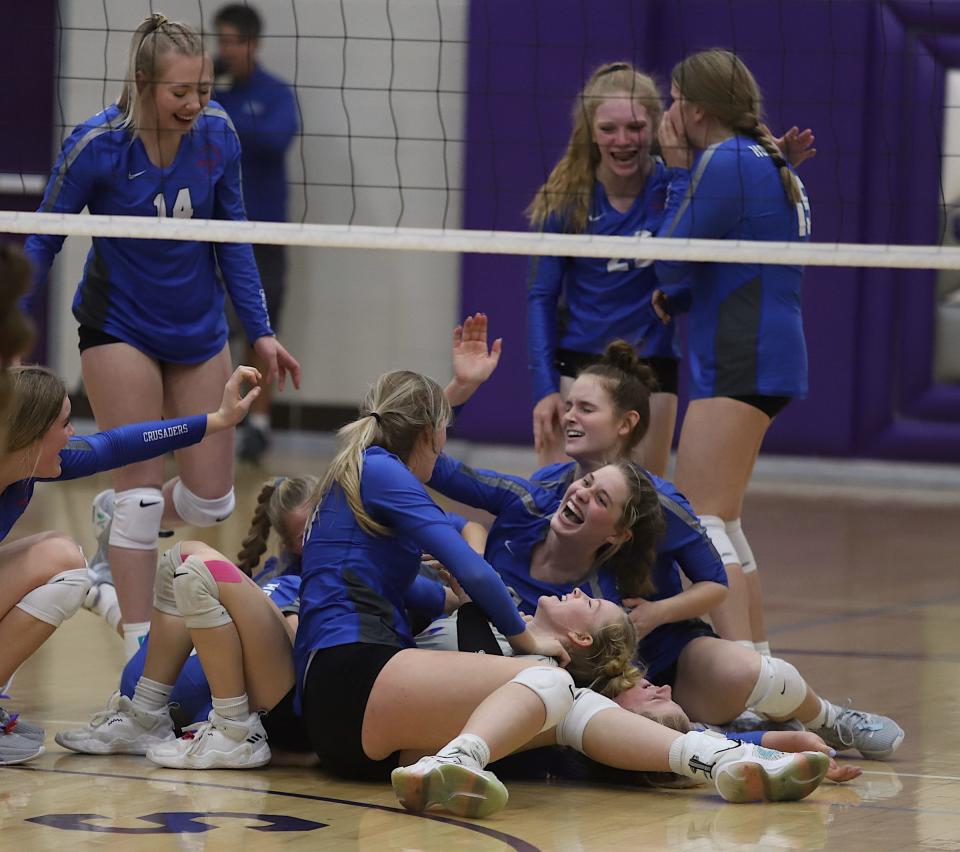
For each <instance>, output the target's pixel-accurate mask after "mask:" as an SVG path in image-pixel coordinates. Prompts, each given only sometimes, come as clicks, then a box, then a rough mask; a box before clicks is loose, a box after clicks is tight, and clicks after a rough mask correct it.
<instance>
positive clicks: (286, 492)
mask: <svg viewBox="0 0 960 852" xmlns="http://www.w3.org/2000/svg"><path fill="white" fill-rule="evenodd" d="M318 482H319V480H318V479H317V477H315V476H295V477H289V476H278V477H276V478H275V479H269V480H267V481H266V482H264V483H263V486H262V487H261V488H260V493H259V494H258V495H257V507H256V508H255V509H254V510H253V518H252V519H251V520H250V529H249V530H248V531H247V535H246V537H245V538H244V540H243V543H242V545H241V547H240V553H239V554H238V555H237V567H238V568H239V569H240V570H241V571H243V573H244V574H246V575H247V576H248V577H250V576H252V575H253V571H254V569H255V568H256V567H257V566H258V565H259V564H260V558H261V557H262V556H263V554H264V553H266V550H267V539H268V538H269V536H270V530H271V529H274V530H276V531H277V532H279V533H281V534H283V533H284V532H285V531H284V527H283V520H284V518H285V517H286V515H287V513H288V512H291V511H293V510H294V509H298V508H299V507H301V506H303V505H304V503H307V502H309V501H310V498H311V495H312V494H313V492H314V491H315V490H316V487H317V483H318Z"/></svg>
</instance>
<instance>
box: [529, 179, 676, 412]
mask: <svg viewBox="0 0 960 852" xmlns="http://www.w3.org/2000/svg"><path fill="white" fill-rule="evenodd" d="M666 175H667V170H666V168H665V167H664V165H663V163H662V162H661V161H660V160H655V161H654V169H653V171H652V173H651V174H650V177H649V178H648V179H647V182H646V185H645V186H644V190H643V193H642V194H641V195H639V196H637V198H636V200H635V201H634V203H633V204H632V205H631V207H630V209H629V210H627V211H626V213H621V212H620V211H619V210H617V209H616V208H615V207H614V206H613V205H612V204H610V202H609V201H608V199H607V194H606V191H605V190H604V188H603V184H601V183H600V182H597V183H596V184H595V186H594V192H593V199H592V203H591V206H590V213H589V216H588V217H587V226H586V230H585V233H587V234H595V235H599V236H642V235H644V234H646V235H652V234H654V233H656V232H657V231H658V230H659V229H660V227H661V225H662V221H663V216H664V200H665V195H666V187H667V180H666ZM543 230H544V231H545V232H548V233H565V232H567V231H569V228H568V227H567V226H566V224H565V223H564V222H563V221H562V220H561V219H560V218H559V217H558V216H556V215H552V216H550V217H548V219H547V221H546V222H545V223H544V226H543ZM656 288H657V277H656V274H655V271H654V266H653V262H652V261H646V260H620V259H610V258H594V257H538V258H533V259H532V260H531V262H530V270H529V280H528V292H527V348H528V357H529V365H530V370H531V373H532V376H533V394H534V401H538V400H540V399H542V398H543V397H545V396H547V395H548V394H550V393H555V392H556V391H558V390H559V389H560V377H559V373H558V372H557V368H556V364H555V359H556V353H557V349H558V348H559V349H572V350H574V351H577V352H586V353H593V354H597V355H600V354H602V352H603V350H604V349H605V348H606V345H607V344H608V343H609V342H610V341H611V340H614V339H616V338H622V339H623V340H626V341H627V342H628V343H631V344H632V345H633V346H634V347H636V350H637V354H638V355H640V356H641V357H650V356H659V357H667V358H679V356H680V351H679V348H678V345H677V342H676V340H675V332H674V326H673V325H672V324H671V325H667V326H665V325H663V323H661V322H660V320H659V319H658V318H657V316H656V314H655V313H654V311H653V307H652V305H651V303H650V297H651V295H652V294H653V291H654V290H655V289H656ZM561 306H562V307H561Z"/></svg>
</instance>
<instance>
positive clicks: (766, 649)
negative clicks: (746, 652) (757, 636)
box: [753, 642, 770, 657]
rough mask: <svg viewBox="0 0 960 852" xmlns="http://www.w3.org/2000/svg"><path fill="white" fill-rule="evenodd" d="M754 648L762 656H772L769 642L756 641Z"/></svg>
mask: <svg viewBox="0 0 960 852" xmlns="http://www.w3.org/2000/svg"><path fill="white" fill-rule="evenodd" d="M753 650H754V651H756V652H757V653H758V654H760V655H761V656H762V657H769V656H770V643H769V642H754V643H753Z"/></svg>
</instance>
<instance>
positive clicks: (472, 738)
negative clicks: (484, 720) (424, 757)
mask: <svg viewBox="0 0 960 852" xmlns="http://www.w3.org/2000/svg"><path fill="white" fill-rule="evenodd" d="M437 757H459V758H461V760H463V761H464V762H465V763H475V764H476V765H477V767H478V768H479V769H483V767H484V766H486V765H487V764H488V763H489V762H490V746H488V745H487V744H486V742H484V740H483V739H482V738H481V737H478V736H477V735H476V734H460V736H459V737H454V738H453V739H452V740H450V742H449V743H447V744H446V745H445V746H444V747H443V748H442V749H440V751H438V752H437Z"/></svg>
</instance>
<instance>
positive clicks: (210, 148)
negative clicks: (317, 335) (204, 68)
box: [25, 101, 273, 364]
mask: <svg viewBox="0 0 960 852" xmlns="http://www.w3.org/2000/svg"><path fill="white" fill-rule="evenodd" d="M119 121H120V109H119V107H118V106H117V105H116V104H114V105H112V106H110V107H108V108H107V109H105V110H104V111H103V112H100V113H98V114H97V115H95V116H93V117H92V118H90V119H89V120H87V121H85V122H84V123H83V124H80V125H79V126H78V127H76V128H75V129H74V131H73V133H71V134H70V136H69V137H68V138H67V140H66V141H65V142H64V143H63V148H62V150H61V151H60V156H59V157H58V158H57V162H56V164H55V165H54V167H53V171H52V172H51V175H50V181H49V183H48V184H47V188H46V191H45V192H44V196H43V203H42V204H41V206H40V212H54V213H79V212H80V211H81V210H82V209H83V208H85V207H86V208H87V209H88V210H89V211H90V212H91V213H93V214H103V215H112V216H159V217H161V218H165V217H167V216H172V217H175V218H182V219H191V218H198V219H207V218H210V219H231V220H237V221H242V220H244V219H246V215H245V213H244V207H243V193H242V191H241V185H240V143H239V140H238V139H237V134H236V132H235V131H234V129H233V126H232V124H231V123H230V120H229V118H228V117H227V114H226V113H225V112H224V111H223V110H222V109H221V108H220V107H219V105H218V104H216V103H215V102H213V101H211V102H210V103H209V104H208V105H207V106H206V107H205V108H204V110H203V112H202V113H201V114H200V116H198V117H197V120H196V122H195V123H194V126H193V128H192V129H191V130H190V131H189V132H188V133H186V134H184V136H183V138H182V139H181V141H180V147H179V148H178V150H177V154H176V157H175V158H174V161H173V163H172V164H171V165H170V166H169V167H167V168H165V169H161V168H158V167H157V166H155V165H154V164H153V163H152V162H151V161H150V158H149V157H148V156H147V152H146V149H145V148H144V146H143V143H142V141H141V140H140V138H139V137H137V136H135V135H133V134H132V133H131V132H130V130H129V129H126V128H120V127H118V126H117V124H118V123H119ZM199 233H200V232H199V231H198V235H199ZM63 240H64V237H63V236H57V235H52V234H47V235H36V234H35V235H32V236H30V237H28V239H27V241H26V245H25V249H26V252H27V254H28V256H29V257H30V259H31V260H32V262H33V264H34V269H35V276H36V277H35V289H36V286H37V285H39V284H41V283H42V282H43V281H44V280H45V279H46V277H47V274H48V273H49V270H50V266H51V264H52V263H53V258H54V256H55V255H56V254H57V252H58V251H59V250H60V247H61V246H62V245H63ZM224 285H226V288H227V290H228V291H229V292H230V297H231V300H232V302H233V304H234V306H235V307H236V310H237V315H238V316H239V318H240V320H241V322H242V323H243V327H244V330H245V331H246V334H247V337H248V339H249V340H250V341H251V342H252V341H254V340H256V339H257V338H258V337H263V336H265V335H272V334H273V331H272V329H271V328H270V320H269V318H268V316H267V309H266V302H265V300H264V296H263V290H262V289H261V287H260V276H259V273H258V272H257V266H256V263H255V262H254V259H253V250H252V248H251V247H250V245H248V244H237V243H219V244H218V243H209V242H194V241H189V240H135V239H125V238H106V237H94V238H93V245H92V246H91V248H90V252H89V254H88V255H87V261H86V264H85V266H84V270H83V278H82V279H81V280H80V283H79V286H78V287H77V292H76V295H75V297H74V300H73V313H74V316H76V318H77V319H78V320H79V322H80V323H81V324H82V325H86V326H89V327H90V328H93V329H97V330H99V331H102V332H105V333H106V334H109V335H112V336H114V337H116V338H118V339H120V340H122V341H124V342H126V343H129V344H130V345H131V346H134V347H136V348H137V349H139V350H141V351H142V352H144V353H146V354H147V355H149V356H150V357H151V358H156V359H158V360H161V361H171V362H176V363H184V364H194V363H199V362H201V361H206V360H208V359H209V358H212V357H213V356H214V355H216V354H217V353H218V352H219V351H220V350H221V349H222V348H223V346H224V344H225V343H226V339H227V324H226V319H225V317H224V313H223V307H224Z"/></svg>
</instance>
